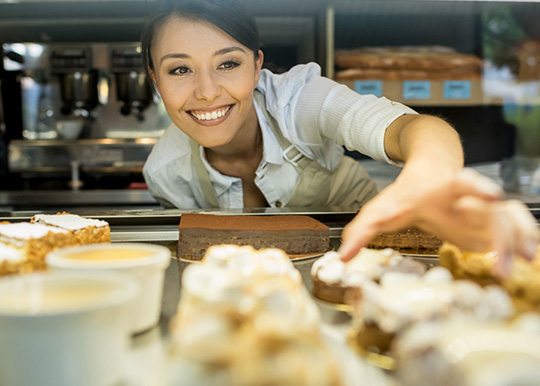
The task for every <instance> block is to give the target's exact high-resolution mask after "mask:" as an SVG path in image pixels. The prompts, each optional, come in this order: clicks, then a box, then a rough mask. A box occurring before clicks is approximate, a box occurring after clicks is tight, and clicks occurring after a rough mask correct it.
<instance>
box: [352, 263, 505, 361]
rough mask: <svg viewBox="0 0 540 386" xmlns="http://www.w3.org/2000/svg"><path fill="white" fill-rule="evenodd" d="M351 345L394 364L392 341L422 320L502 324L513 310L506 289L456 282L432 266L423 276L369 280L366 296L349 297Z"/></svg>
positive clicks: (448, 273) (441, 269) (365, 284)
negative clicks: (379, 281) (377, 282)
mask: <svg viewBox="0 0 540 386" xmlns="http://www.w3.org/2000/svg"><path fill="white" fill-rule="evenodd" d="M350 303H351V306H352V317H353V320H352V329H351V333H350V343H351V344H352V345H353V347H355V348H356V349H358V351H360V352H361V353H362V354H363V355H365V356H366V357H368V360H369V358H370V355H371V354H373V355H372V357H373V358H376V359H379V356H381V355H382V356H383V357H384V358H385V360H386V362H385V363H384V364H383V366H388V367H389V368H391V367H392V366H393V365H394V362H393V355H392V344H393V342H394V340H395V339H396V338H397V337H399V336H400V335H401V334H402V333H404V332H405V331H406V330H407V329H409V328H411V327H412V326H414V325H416V324H418V323H421V322H427V321H431V322H437V321H450V320H457V321H463V322H469V321H470V322H501V321H507V320H508V319H510V318H511V317H512V316H513V315H514V313H515V311H514V307H513V304H512V301H511V299H510V296H509V295H508V294H507V292H506V291H505V290H504V289H503V288H501V287H499V286H495V285H489V286H486V287H481V286H480V285H479V284H476V283H474V282H472V281H469V280H453V278H452V275H451V273H450V271H448V270H447V269H446V268H444V267H434V268H432V269H430V270H428V271H427V272H426V273H425V275H423V276H421V277H414V276H411V275H407V277H404V276H399V275H391V276H387V277H385V278H384V280H381V283H380V284H376V283H374V282H372V281H367V282H365V283H364V284H363V285H362V296H361V297H360V298H358V299H351V300H350Z"/></svg>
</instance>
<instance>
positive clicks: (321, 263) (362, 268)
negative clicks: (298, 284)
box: [311, 248, 418, 287]
mask: <svg viewBox="0 0 540 386" xmlns="http://www.w3.org/2000/svg"><path fill="white" fill-rule="evenodd" d="M404 259H405V258H404V257H403V256H402V255H401V254H399V253H397V252H396V251H394V250H393V249H390V248H387V249H383V250H375V249H368V248H362V249H361V250H360V252H359V253H358V254H357V255H356V256H355V257H354V258H353V259H351V260H349V261H348V262H343V261H342V260H341V255H340V254H339V253H337V252H333V251H332V252H327V253H326V254H324V255H323V256H322V257H321V258H320V259H318V260H317V261H316V262H315V263H314V264H313V266H312V267H311V276H312V277H313V278H317V279H319V280H321V281H322V282H324V283H326V284H328V285H332V284H341V285H343V286H346V287H356V286H360V285H362V284H363V283H364V282H366V281H367V280H375V281H377V280H379V279H381V278H382V276H384V274H385V270H386V269H388V267H391V266H396V265H398V264H399V263H400V262H402V261H403V260H404ZM403 275H405V274H401V275H400V274H397V273H396V275H393V277H394V278H397V277H405V276H403ZM413 275H414V274H412V273H411V274H407V276H406V278H408V277H410V276H413ZM416 276H418V275H415V276H414V277H416Z"/></svg>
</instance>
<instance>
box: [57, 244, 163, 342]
mask: <svg viewBox="0 0 540 386" xmlns="http://www.w3.org/2000/svg"><path fill="white" fill-rule="evenodd" d="M170 262H171V252H170V251H169V249H168V248H166V247H163V246H160V245H154V244H143V243H114V244H110V243H104V244H89V245H79V246H74V247H67V248H61V249H58V250H56V251H53V252H51V253H49V254H48V255H47V264H48V266H49V267H50V268H51V269H52V270H63V271H86V272H88V271H120V272H124V273H128V274H130V275H132V276H134V277H135V278H136V279H137V280H138V282H139V284H140V288H141V292H140V294H139V296H137V298H136V299H134V301H133V302H132V316H131V331H132V333H133V334H135V333H140V332H142V331H146V330H148V329H150V328H152V327H154V326H156V325H157V324H158V322H159V318H160V313H161V302H162V297H163V283H164V280H165V270H166V269H167V267H168V266H169V264H170Z"/></svg>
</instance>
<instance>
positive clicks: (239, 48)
mask: <svg viewBox="0 0 540 386" xmlns="http://www.w3.org/2000/svg"><path fill="white" fill-rule="evenodd" d="M234 51H240V52H243V53H244V54H245V53H246V51H245V50H244V49H243V48H242V47H237V46H233V47H226V48H222V49H221V50H217V51H216V52H214V56H218V55H224V54H228V53H229V52H234Z"/></svg>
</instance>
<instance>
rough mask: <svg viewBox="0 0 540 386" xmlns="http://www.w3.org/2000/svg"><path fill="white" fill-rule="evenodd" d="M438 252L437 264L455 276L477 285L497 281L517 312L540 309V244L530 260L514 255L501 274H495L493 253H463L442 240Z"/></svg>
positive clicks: (496, 259)
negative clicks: (508, 295)
mask: <svg viewBox="0 0 540 386" xmlns="http://www.w3.org/2000/svg"><path fill="white" fill-rule="evenodd" d="M439 254H440V256H439V261H440V264H441V265H442V266H444V267H447V268H448V269H449V270H450V271H451V272H452V275H453V276H454V277H455V278H457V279H461V278H466V279H470V280H473V281H475V282H477V283H479V284H480V285H488V284H493V283H495V284H498V285H500V286H502V287H503V288H504V289H505V290H506V291H508V293H509V294H510V296H511V297H512V300H513V301H514V305H515V306H516V308H517V310H518V311H519V312H525V311H529V310H534V311H540V247H539V248H538V250H537V252H536V255H535V258H534V259H533V261H528V260H525V259H524V258H522V257H521V256H514V257H513V258H512V261H511V266H510V269H509V273H508V275H506V276H505V277H501V276H500V275H497V274H496V273H495V272H496V269H495V268H496V265H497V264H498V255H497V253H496V252H493V251H489V252H484V253H479V252H463V251H461V250H460V249H459V248H458V247H456V246H455V245H452V244H450V243H444V245H443V246H442V247H441V249H440V252H439Z"/></svg>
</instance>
